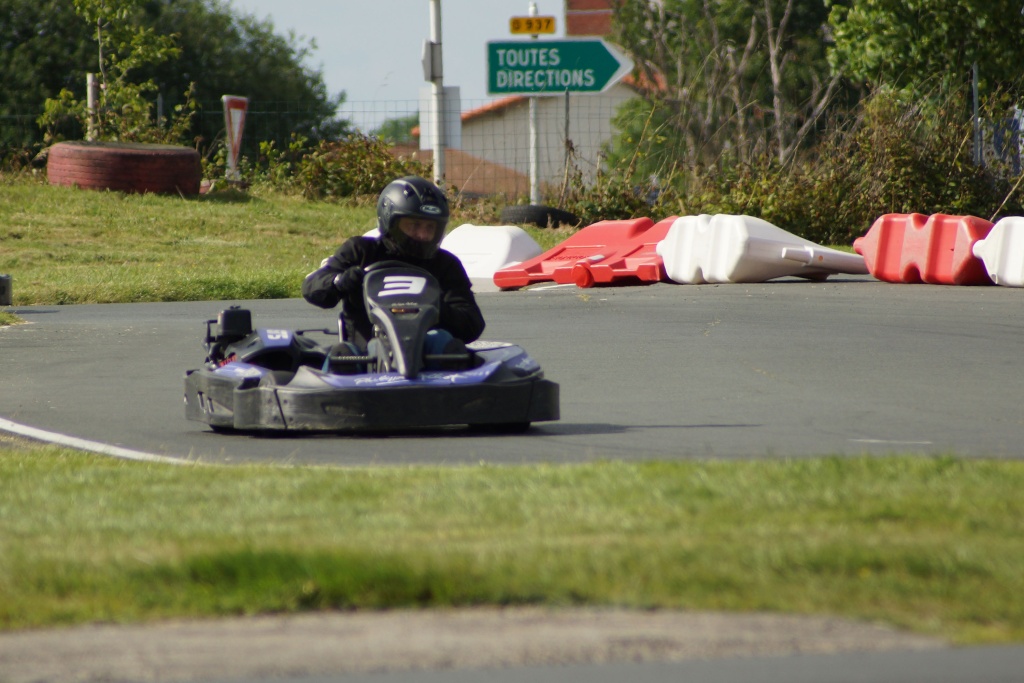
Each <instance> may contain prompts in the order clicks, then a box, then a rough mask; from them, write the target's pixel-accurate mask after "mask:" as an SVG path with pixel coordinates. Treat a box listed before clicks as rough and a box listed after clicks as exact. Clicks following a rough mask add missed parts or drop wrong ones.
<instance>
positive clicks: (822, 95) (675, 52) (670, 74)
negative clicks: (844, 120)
mask: <svg viewBox="0 0 1024 683" xmlns="http://www.w3.org/2000/svg"><path fill="white" fill-rule="evenodd" d="M827 17H828V9H827V8H826V7H825V5H824V2H823V0H664V1H663V2H659V3H648V2H625V1H623V2H620V3H619V5H618V7H617V8H616V10H615V22H614V26H615V38H616V40H617V41H618V42H619V43H620V44H621V45H623V46H624V47H625V48H626V49H627V50H628V51H629V52H630V53H631V55H632V56H633V59H634V62H635V63H636V65H637V68H638V70H639V71H640V73H641V76H642V81H643V82H644V83H646V84H647V85H648V88H647V91H646V93H645V95H644V97H645V99H646V100H647V101H648V102H649V103H650V105H651V106H649V107H646V108H643V107H641V108H640V109H639V111H638V110H637V109H636V108H635V107H634V114H636V113H637V111H638V113H639V116H634V117H633V120H632V123H631V124H627V125H629V126H630V127H629V128H628V129H627V131H626V138H628V139H632V140H633V142H634V143H635V144H639V145H641V146H642V145H644V144H645V141H644V140H643V139H642V136H641V133H644V134H656V135H657V136H658V137H659V138H660V139H661V140H662V142H661V143H660V144H665V143H666V141H670V140H671V141H672V142H670V143H668V144H671V145H673V146H674V148H675V149H677V150H679V151H680V153H681V154H682V155H683V156H681V157H679V161H682V162H683V163H685V164H687V165H689V166H693V165H697V164H709V163H717V162H719V161H727V160H731V161H739V162H747V161H749V160H751V159H753V158H755V157H757V156H758V155H761V154H764V153H766V152H768V151H772V152H774V154H775V155H776V157H777V158H778V159H779V160H780V161H782V162H785V161H786V160H788V159H789V158H791V157H792V155H793V153H794V152H795V151H796V149H797V148H798V147H799V146H800V145H801V144H802V143H803V141H804V140H805V139H806V137H807V136H808V135H809V133H810V132H811V131H812V130H813V129H814V127H815V126H816V125H817V123H818V121H819V120H820V118H821V116H822V114H823V113H824V112H825V110H826V108H827V107H828V106H829V104H830V102H832V100H833V97H834V96H835V94H836V92H837V89H838V88H839V86H840V84H841V76H840V74H839V73H832V72H831V71H830V68H829V65H828V62H827V60H826V58H825V41H826V39H827V34H826V31H825V29H826V19H827ZM624 114H625V115H628V112H624ZM623 123H627V122H625V121H623ZM620 142H622V141H621V140H620ZM648 151H649V150H648ZM620 152H624V153H629V151H628V149H620ZM642 156H645V157H646V156H647V153H646V152H645V153H644V155H642ZM643 170H644V172H647V171H648V170H649V169H643Z"/></svg>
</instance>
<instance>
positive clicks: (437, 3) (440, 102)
mask: <svg viewBox="0 0 1024 683" xmlns="http://www.w3.org/2000/svg"><path fill="white" fill-rule="evenodd" d="M427 47H428V49H429V50H430V54H429V62H430V74H429V75H430V79H429V80H430V84H431V85H430V87H431V94H432V95H433V98H434V123H435V125H434V130H433V131H431V133H432V137H433V140H432V141H431V143H432V145H433V147H434V184H435V185H441V183H443V182H444V145H445V139H444V133H445V127H446V125H447V117H446V116H445V111H444V69H443V68H442V61H441V0H430V43H429V45H428V46H427Z"/></svg>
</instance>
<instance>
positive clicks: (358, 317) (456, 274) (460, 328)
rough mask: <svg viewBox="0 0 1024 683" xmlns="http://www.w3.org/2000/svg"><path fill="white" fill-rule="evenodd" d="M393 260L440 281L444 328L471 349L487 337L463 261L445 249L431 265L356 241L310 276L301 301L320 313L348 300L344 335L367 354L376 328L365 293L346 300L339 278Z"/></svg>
mask: <svg viewBox="0 0 1024 683" xmlns="http://www.w3.org/2000/svg"><path fill="white" fill-rule="evenodd" d="M394 260H398V261H402V262H403V263H408V264H409V265H411V266H416V267H417V268H422V269H423V270H425V271H427V272H428V273H430V274H431V275H433V276H434V277H435V278H437V282H438V284H439V285H440V286H441V292H442V294H441V311H440V313H441V318H440V322H439V325H438V326H439V327H441V328H443V329H445V330H447V331H449V332H451V334H452V336H453V337H456V338H457V339H461V340H462V341H463V342H466V343H469V342H471V341H475V340H476V339H479V338H480V335H481V334H482V333H483V331H484V316H483V313H481V311H480V307H479V306H477V303H476V297H474V296H473V290H472V284H471V283H470V281H469V276H468V275H466V269H465V268H464V267H463V265H462V262H461V261H459V259H458V257H456V256H455V255H454V254H452V253H451V252H448V251H445V250H444V249H439V250H438V252H437V254H435V255H434V256H433V258H429V259H412V258H397V257H396V256H395V255H394V254H392V253H391V252H389V251H388V250H387V248H386V247H385V246H384V243H383V242H382V241H381V240H379V239H377V238H375V237H352V238H350V239H348V240H346V241H345V243H344V244H342V245H341V246H340V247H338V250H337V251H336V252H334V255H332V256H329V257H328V258H326V259H324V261H323V263H321V264H320V267H319V268H317V269H316V270H314V271H313V272H312V273H310V274H309V275H307V276H306V279H305V280H303V282H302V296H303V298H304V299H305V300H306V301H308V302H309V303H311V304H313V305H314V306H319V307H320V308H334V307H335V306H337V305H338V303H339V302H340V301H341V300H342V298H344V306H343V307H342V319H343V320H344V322H345V329H346V330H347V331H348V334H349V338H350V340H351V341H353V342H355V343H356V344H358V345H359V346H361V347H363V348H366V343H367V342H368V341H369V340H370V339H372V338H373V326H372V324H371V323H370V318H369V316H368V315H367V314H366V304H365V303H364V302H363V292H362V288H360V290H359V291H357V292H352V293H350V294H345V295H342V293H341V292H339V291H338V289H337V288H336V287H335V286H334V277H335V276H336V275H338V274H339V273H344V272H345V271H346V270H348V269H349V268H350V267H352V266H361V267H363V268H366V267H367V266H369V265H371V264H374V263H378V262H379V261H394Z"/></svg>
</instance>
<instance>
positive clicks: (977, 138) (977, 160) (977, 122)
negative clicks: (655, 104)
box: [971, 62, 982, 166]
mask: <svg viewBox="0 0 1024 683" xmlns="http://www.w3.org/2000/svg"><path fill="white" fill-rule="evenodd" d="M971 81H972V83H971V89H972V90H973V91H974V165H975V166H981V163H982V156H981V151H982V150H981V145H982V141H981V118H980V117H979V116H978V63H977V62H975V63H974V64H973V65H971Z"/></svg>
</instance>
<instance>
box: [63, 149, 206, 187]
mask: <svg viewBox="0 0 1024 683" xmlns="http://www.w3.org/2000/svg"><path fill="white" fill-rule="evenodd" d="M202 176H203V169H202V163H201V162H200V159H199V152H197V151H196V150H194V149H192V148H190V147H179V146H175V145H153V144H142V143H130V142H85V141H75V142H58V143H57V144H55V145H53V146H52V147H50V149H49V153H48V155H47V160H46V177H47V179H48V180H49V182H50V184H51V185H67V186H77V187H80V188H83V189H89V190H118V191H121V192H137V193H145V192H153V193H157V194H180V195H197V194H199V185H200V182H201V181H202Z"/></svg>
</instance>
